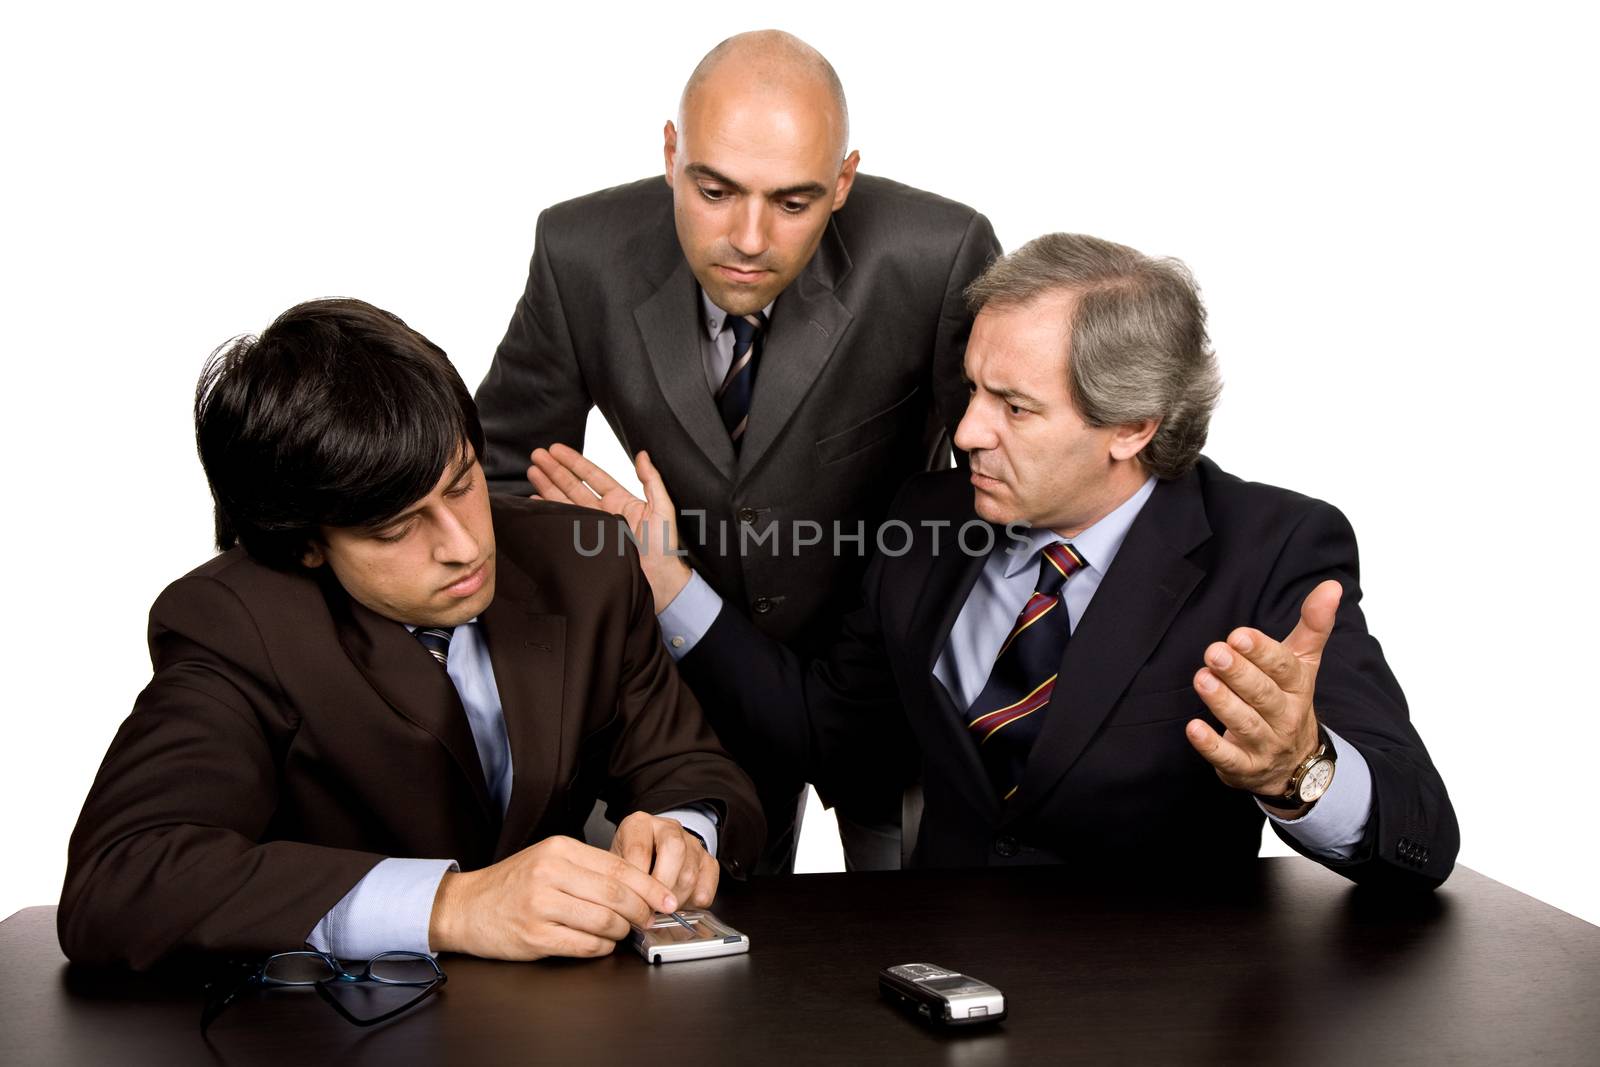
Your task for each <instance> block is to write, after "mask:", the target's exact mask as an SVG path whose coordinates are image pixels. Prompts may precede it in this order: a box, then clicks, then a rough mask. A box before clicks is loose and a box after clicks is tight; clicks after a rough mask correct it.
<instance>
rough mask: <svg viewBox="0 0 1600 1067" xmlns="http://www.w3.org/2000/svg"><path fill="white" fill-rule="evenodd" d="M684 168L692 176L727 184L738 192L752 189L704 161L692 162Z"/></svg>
mask: <svg viewBox="0 0 1600 1067" xmlns="http://www.w3.org/2000/svg"><path fill="white" fill-rule="evenodd" d="M683 170H684V173H686V174H688V175H689V176H690V177H691V178H705V179H708V180H709V181H714V182H716V183H717V184H719V185H726V186H728V187H729V188H730V189H733V190H735V191H736V192H741V193H747V192H749V191H750V190H748V189H746V188H745V187H744V186H742V185H740V184H739V183H738V182H736V181H734V180H733V179H732V178H730V177H728V176H727V175H726V174H722V173H720V172H718V171H715V170H712V169H711V168H710V167H708V166H706V165H705V164H704V163H690V164H689V165H688V166H687V167H684V168H683Z"/></svg>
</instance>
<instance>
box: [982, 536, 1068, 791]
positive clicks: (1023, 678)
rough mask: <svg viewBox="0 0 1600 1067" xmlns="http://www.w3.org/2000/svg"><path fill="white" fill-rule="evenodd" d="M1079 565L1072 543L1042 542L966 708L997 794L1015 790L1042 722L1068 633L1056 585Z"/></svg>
mask: <svg viewBox="0 0 1600 1067" xmlns="http://www.w3.org/2000/svg"><path fill="white" fill-rule="evenodd" d="M1085 566H1087V564H1086V563H1085V561H1084V558H1083V557H1082V556H1081V555H1079V554H1078V551H1077V549H1075V548H1073V547H1072V546H1071V545H1069V544H1067V543H1066V542H1065V541H1057V542H1056V543H1055V544H1053V545H1046V546H1045V548H1044V550H1043V552H1042V553H1041V554H1040V560H1039V581H1038V583H1037V585H1036V586H1035V589H1034V594H1033V596H1031V597H1029V598H1028V602H1027V604H1025V605H1023V608H1022V611H1021V612H1019V613H1018V615H1017V621H1016V623H1015V624H1013V625H1012V627H1011V633H1010V634H1009V635H1008V636H1007V637H1006V642H1005V644H1003V645H1001V646H1000V653H999V654H998V655H997V656H995V659H994V668H993V669H992V670H991V671H990V672H989V681H988V682H987V683H985V685H984V687H983V692H981V693H979V694H978V698H977V699H976V700H974V701H973V702H972V707H970V708H968V709H967V729H968V730H969V731H970V732H971V734H972V739H973V741H974V742H975V743H976V744H977V745H978V753H979V755H980V756H981V757H982V758H983V766H984V769H985V770H987V771H988V772H989V778H990V779H991V780H992V781H993V782H994V785H995V789H996V790H997V791H998V792H999V793H1000V798H1001V799H1002V800H1010V799H1011V794H1013V793H1015V792H1016V791H1017V786H1018V784H1020V783H1021V781H1022V771H1023V769H1024V768H1025V767H1026V766H1027V765H1028V753H1029V752H1030V751H1031V750H1032V748H1033V743H1034V741H1036V740H1038V737H1039V732H1040V730H1041V729H1042V728H1043V726H1044V711H1045V709H1046V708H1047V707H1049V706H1050V697H1051V694H1052V693H1054V691H1055V687H1056V671H1057V670H1058V669H1059V668H1060V666H1061V657H1062V656H1063V655H1064V654H1065V653H1066V651H1067V638H1068V637H1069V636H1070V635H1071V629H1070V627H1069V625H1068V622H1067V605H1066V603H1065V601H1064V600H1063V599H1062V596H1061V591H1062V589H1063V588H1065V586H1066V584H1067V579H1068V578H1071V577H1072V576H1073V574H1075V573H1076V572H1078V571H1079V570H1082V569H1083V568H1084V567H1085Z"/></svg>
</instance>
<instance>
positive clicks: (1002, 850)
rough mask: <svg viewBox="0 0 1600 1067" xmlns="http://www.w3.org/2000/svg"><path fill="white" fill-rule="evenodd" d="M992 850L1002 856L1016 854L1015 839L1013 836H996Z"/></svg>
mask: <svg viewBox="0 0 1600 1067" xmlns="http://www.w3.org/2000/svg"><path fill="white" fill-rule="evenodd" d="M994 850H995V851H996V852H997V853H999V854H1000V855H1002V856H1015V855H1016V854H1017V839H1016V838H1014V837H997V838H995V841H994Z"/></svg>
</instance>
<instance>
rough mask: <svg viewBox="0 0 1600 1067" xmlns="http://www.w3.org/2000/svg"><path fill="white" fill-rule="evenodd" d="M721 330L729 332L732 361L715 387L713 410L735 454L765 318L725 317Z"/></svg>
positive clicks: (752, 389) (745, 422)
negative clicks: (720, 419)
mask: <svg viewBox="0 0 1600 1067" xmlns="http://www.w3.org/2000/svg"><path fill="white" fill-rule="evenodd" d="M722 328H723V329H725V330H732V331H733V362H732V363H731V364H729V365H728V373H727V374H725V375H723V377H722V384H721V385H719V386H718V387H717V393H716V401H717V410H718V411H719V412H721V413H722V425H723V426H725V427H727V430H728V436H729V437H731V438H732V439H733V450H734V452H738V451H739V444H740V442H741V441H742V440H743V439H744V431H745V427H746V426H747V425H748V424H749V422H750V397H751V396H752V395H753V394H754V392H755V384H756V366H757V364H759V363H760V362H761V338H762V335H763V334H765V333H766V329H767V316H766V315H765V314H763V313H762V312H760V311H758V312H756V313H755V314H753V315H729V316H728V317H727V319H726V320H724V322H723V327H722Z"/></svg>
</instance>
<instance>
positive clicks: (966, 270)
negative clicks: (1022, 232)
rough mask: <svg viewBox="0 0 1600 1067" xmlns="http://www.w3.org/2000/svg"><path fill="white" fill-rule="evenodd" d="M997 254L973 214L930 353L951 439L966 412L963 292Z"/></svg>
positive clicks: (967, 325)
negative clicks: (963, 364) (963, 371)
mask: <svg viewBox="0 0 1600 1067" xmlns="http://www.w3.org/2000/svg"><path fill="white" fill-rule="evenodd" d="M999 255H1000V242H999V240H998V239H997V238H996V237H995V235H994V227H993V226H991V225H990V224H989V220H988V219H987V218H985V217H984V216H982V215H980V214H977V213H976V212H974V213H973V216H972V218H971V220H970V221H969V222H968V223H967V230H966V233H964V234H962V236H961V245H960V247H959V248H957V249H956V255H955V259H954V260H952V261H951V263H950V273H949V276H948V277H947V278H946V279H945V287H944V303H943V305H942V306H941V308H940V311H939V332H938V338H937V340H936V342H935V347H934V352H933V396H934V407H935V409H936V411H937V412H938V417H939V419H940V421H942V422H943V424H944V430H945V432H946V433H948V434H950V435H951V436H954V435H955V432H956V424H957V423H959V422H960V421H961V416H962V415H963V414H964V413H965V412H966V410H967V387H966V384H965V383H964V380H963V378H962V370H961V367H962V361H963V360H964V359H965V358H966V354H967V337H968V336H969V335H970V334H971V333H972V312H970V311H968V310H967V297H966V289H967V286H968V285H971V284H972V281H973V279H975V278H976V277H977V276H978V275H979V274H982V273H983V271H984V269H985V268H987V267H988V266H989V264H990V263H992V262H994V260H995V258H996V257H997V256H999ZM963 462H964V461H963Z"/></svg>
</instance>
